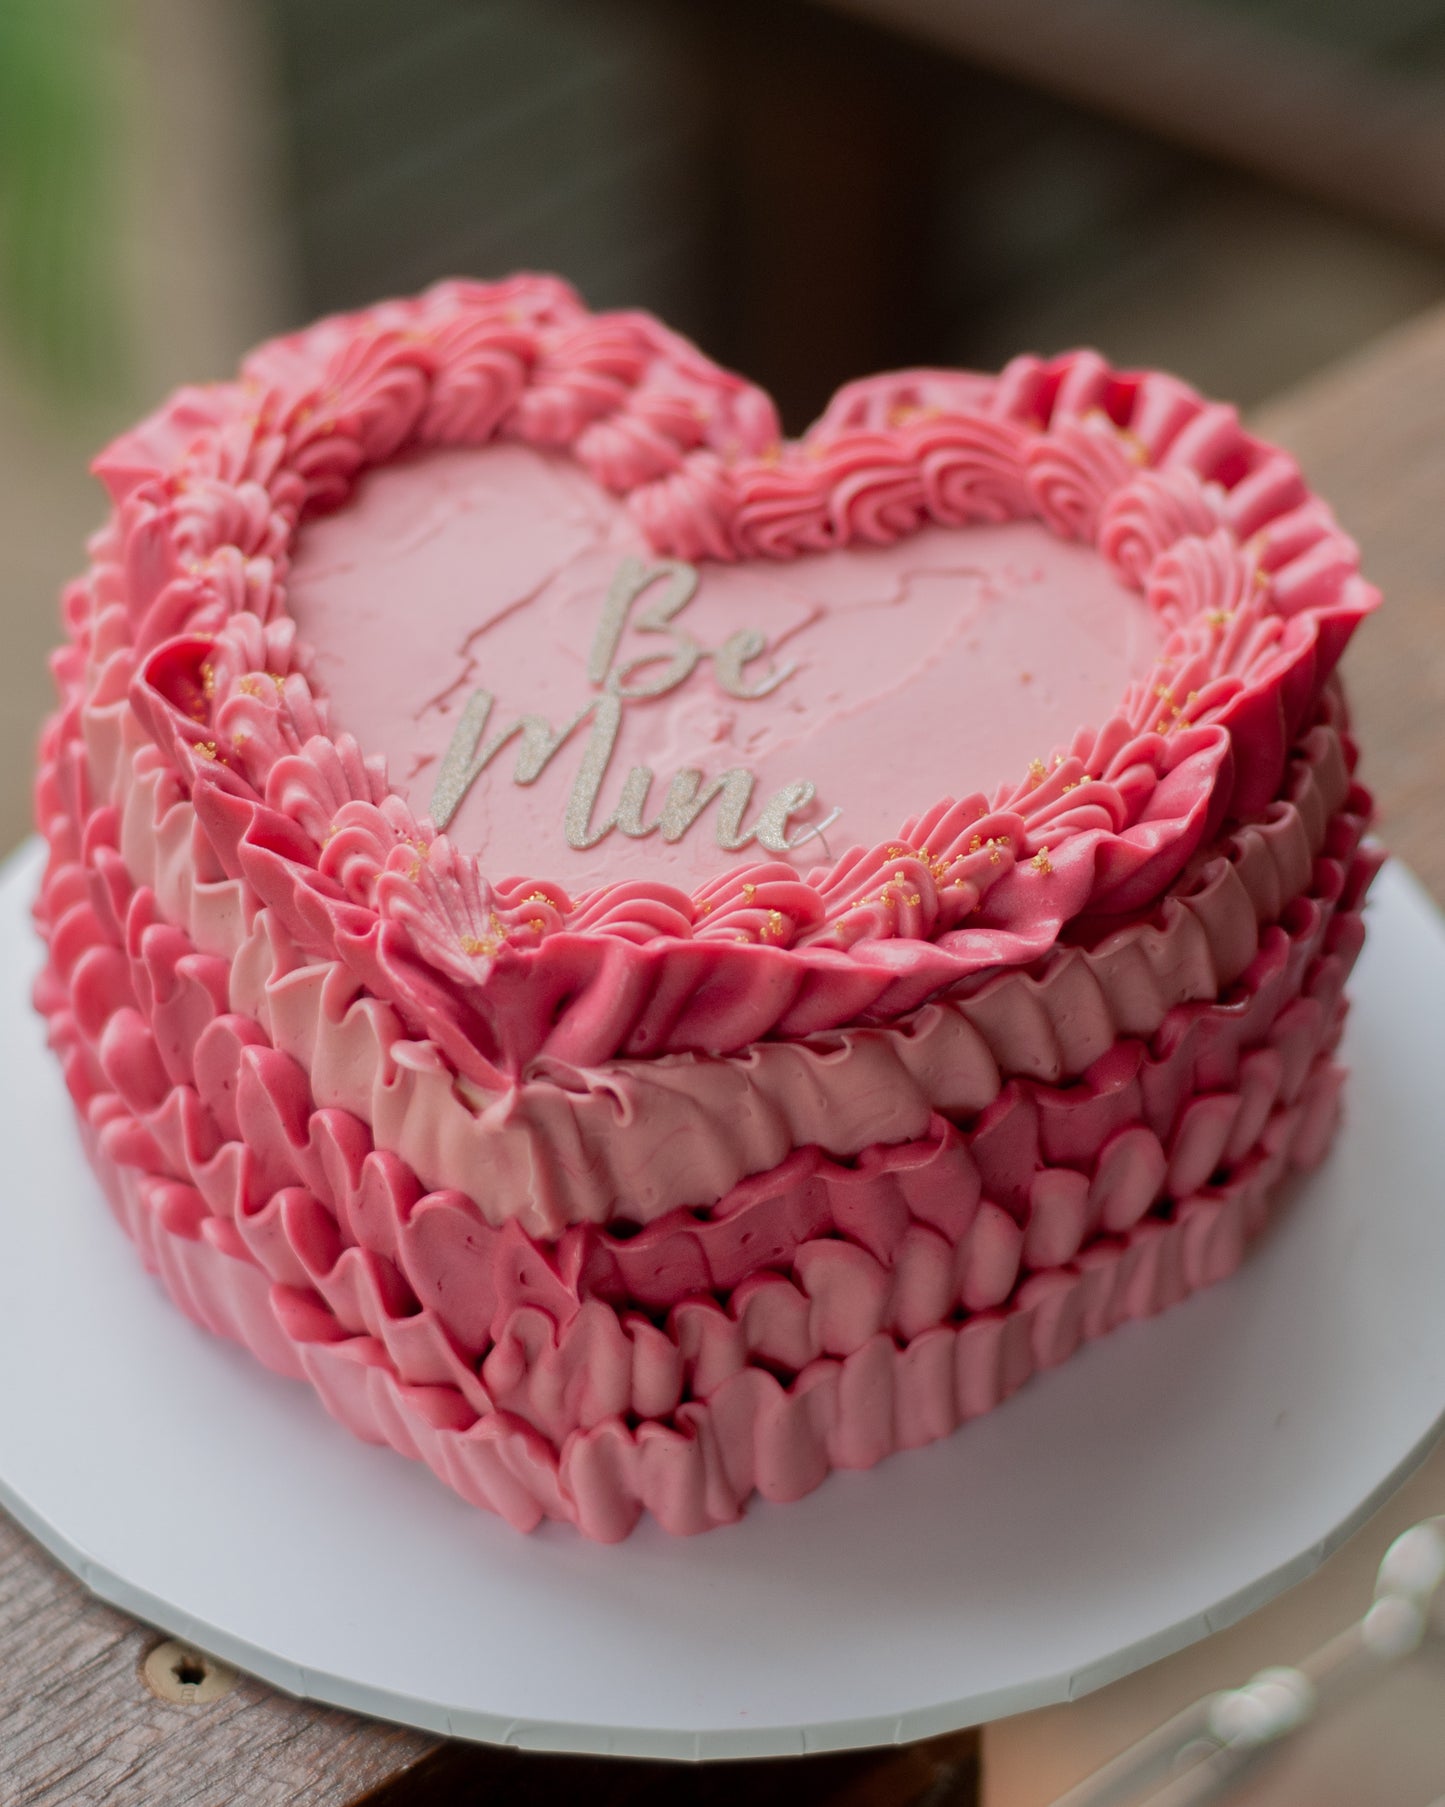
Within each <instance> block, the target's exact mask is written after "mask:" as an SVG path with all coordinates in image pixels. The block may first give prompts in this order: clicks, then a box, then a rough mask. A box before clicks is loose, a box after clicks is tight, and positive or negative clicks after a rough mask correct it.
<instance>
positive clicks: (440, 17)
mask: <svg viewBox="0 0 1445 1807" xmlns="http://www.w3.org/2000/svg"><path fill="white" fill-rule="evenodd" d="M521 267H530V268H541V269H552V270H556V271H558V272H560V273H562V274H564V275H566V276H567V277H569V278H570V279H571V280H572V281H573V282H574V283H575V284H576V285H577V286H578V287H579V288H580V289H581V291H582V293H583V294H584V296H585V297H586V299H587V300H588V301H589V303H590V304H591V305H593V306H595V307H602V308H605V307H616V306H639V305H640V306H644V307H649V308H652V309H654V310H656V311H657V312H659V313H660V314H662V315H664V316H665V317H666V318H667V319H668V320H669V321H670V322H671V323H672V324H674V325H676V326H678V327H680V328H681V329H683V330H684V331H686V332H688V333H690V334H691V335H693V336H694V337H695V338H696V339H697V340H698V341H699V342H700V343H701V344H702V345H703V346H704V348H705V349H706V350H707V351H708V352H710V353H711V354H712V355H714V356H715V357H717V358H719V359H721V360H722V361H723V362H726V363H730V364H733V365H735V366H737V367H738V368H740V369H742V370H744V371H746V372H747V373H748V374H749V375H750V376H752V377H753V378H755V379H756V380H758V381H760V382H762V383H763V384H765V385H767V386H768V387H769V388H770V389H771V390H772V391H773V393H774V394H775V395H776V397H777V398H778V400H779V403H780V406H781V408H782V411H783V414H784V418H785V420H786V422H787V424H788V426H789V428H790V429H792V430H798V429H800V428H801V427H803V426H804V425H805V424H806V423H807V421H808V420H809V419H810V418H811V416H812V415H813V414H814V413H816V412H817V411H818V410H819V409H820V408H821V407H822V405H823V403H824V402H825V400H826V398H827V396H828V394H829V392H830V391H831V390H832V389H833V387H834V386H835V385H836V384H838V383H839V382H842V381H845V380H847V379H848V378H850V377H853V376H856V375H859V374H861V373H864V372H866V371H870V370H874V369H878V368H882V367H886V366H890V365H899V364H905V363H949V364H963V365H977V366H993V365H997V364H998V363H1000V362H1002V361H1003V360H1004V359H1006V358H1008V357H1009V356H1011V355H1012V354H1013V353H1014V352H1017V351H1020V350H1025V349H1027V350H1034V351H1039V352H1045V353H1047V352H1051V351H1055V350H1058V349H1061V348H1063V347H1065V346H1068V345H1072V344H1077V343H1081V342H1088V343H1092V344H1094V345H1097V346H1098V347H1100V349H1102V350H1103V351H1104V352H1105V353H1106V354H1107V355H1108V356H1109V357H1110V358H1111V359H1113V360H1115V361H1116V362H1121V363H1125V364H1133V363H1158V364H1162V365H1166V366H1169V367H1171V368H1173V369H1176V370H1178V371H1179V372H1181V373H1182V374H1184V375H1185V376H1187V377H1189V378H1190V379H1192V380H1193V381H1195V382H1196V383H1198V384H1199V385H1201V386H1202V387H1203V388H1205V389H1206V390H1208V391H1211V392H1214V393H1217V394H1221V395H1224V396H1227V397H1229V398H1230V399H1233V400H1236V401H1238V402H1240V403H1241V404H1242V405H1244V406H1246V407H1248V406H1253V405H1256V404H1259V403H1262V402H1263V401H1265V400H1266V399H1267V398H1269V397H1272V396H1274V395H1276V394H1278V393H1279V392H1280V391H1282V390H1283V389H1285V388H1287V387H1289V386H1290V385H1292V384H1294V383H1296V382H1298V381H1300V380H1301V379H1303V378H1305V377H1307V376H1308V375H1309V374H1310V373H1311V372H1313V371H1315V370H1317V369H1320V368H1322V367H1323V366H1325V365H1327V364H1330V363H1332V362H1333V361H1335V360H1337V359H1339V358H1341V357H1342V356H1344V355H1346V354H1347V353H1349V352H1350V351H1352V350H1353V349H1354V348H1355V347H1357V346H1359V345H1361V344H1363V343H1364V342H1365V341H1367V340H1369V339H1371V338H1373V337H1374V336H1376V335H1378V334H1379V333H1381V332H1383V331H1385V330H1387V329H1388V328H1390V327H1391V326H1393V325H1395V324H1397V323H1399V322H1401V321H1403V320H1406V319H1407V318H1409V317H1411V316H1413V315H1415V314H1417V313H1419V312H1421V311H1422V310H1424V309H1426V308H1427V307H1429V306H1430V304H1431V303H1433V302H1435V301H1437V300H1440V299H1442V298H1445V0H0V609H3V611H4V614H3V620H4V626H5V631H6V642H5V655H4V658H3V660H0V846H3V847H8V846H9V845H12V844H13V843H14V842H15V841H17V840H18V839H19V838H20V836H21V835H22V834H23V833H24V832H25V830H26V828H27V826H28V820H29V805H28V787H29V765H30V748H31V743H32V740H33V736H34V733H35V729H36V726H37V724H38V721H39V719H40V716H41V713H42V711H43V709H44V708H45V706H46V704H47V701H48V696H49V686H48V682H47V680H46V679H45V677H44V675H43V669H42V665H43V657H44V652H45V649H46V647H47V646H48V645H49V644H50V643H51V641H52V640H53V639H54V637H55V632H56V628H55V596H56V592H57V590H58V587H59V585H60V583H61V582H62V581H63V579H64V578H65V577H66V576H67V575H69V574H70V573H71V572H72V571H73V570H75V569H76V568H77V567H78V565H79V564H80V562H81V559H82V541H83V538H84V536H85V534H86V533H87V532H88V531H89V530H90V528H92V527H93V526H94V525H95V523H96V521H97V519H98V516H99V512H100V494H99V490H98V488H97V487H96V486H95V485H94V484H93V482H92V480H91V479H90V478H89V477H88V475H87V472H86V465H87V462H88V459H89V457H90V456H91V454H92V453H93V452H94V451H95V450H96V449H97V448H98V447H99V446H100V445H101V444H102V443H104V441H105V440H106V438H107V437H108V436H109V435H111V434H112V433H114V432H115V431H118V430H119V429H120V428H122V427H123V426H125V425H126V424H127V423H128V421H129V420H130V419H131V418H132V417H134V416H135V415H136V414H137V413H138V412H140V411H141V410H143V409H145V408H148V407H149V406H150V405H152V404H153V403H154V402H155V401H156V400H157V399H158V398H159V396H160V395H161V394H162V393H163V392H164V391H165V390H167V389H168V388H170V387H171V386H173V385H174V384H176V383H178V382H180V381H183V380H190V379H205V378H209V377H216V376H222V375H225V374H226V373H228V372H229V371H230V370H231V369H232V368H233V367H234V365H235V363H236V360H237V358H238V357H239V355H240V354H241V352H242V351H243V350H244V349H245V348H246V347H247V346H248V345H250V344H251V343H252V342H254V341H255V340H256V339H258V338H260V337H263V336H265V335H267V334H269V333H271V332H275V331H278V330H281V329H283V328H286V327H288V326H291V325H294V324H297V323H299V322H301V321H303V320H304V319H306V318H308V317H309V316H311V315H314V314H316V313H318V312H320V311H323V310H326V309H331V308H341V307H350V306H353V305H358V304H361V303H365V302H368V301H371V300H373V299H375V298H376V297H377V296H379V295H381V294H383V293H386V292H393V291H399V290H407V289H412V288H416V287H418V286H421V285H423V284H425V283H427V282H429V281H431V280H433V279H435V278H436V277H439V276H442V275H448V274H468V275H479V276H491V275H500V274H503V273H505V272H507V271H509V270H512V269H514V268H521ZM1136 1729H1137V1727H1136ZM1391 1735H1392V1736H1398V1731H1397V1732H1395V1733H1392V1734H1391ZM1068 1736H1069V1734H1068V1732H1067V1731H1066V1729H1061V1727H1060V1726H1059V1725H1056V1724H1052V1722H1051V1729H1048V1728H1046V1729H1041V1730H1040V1731H1039V1732H1038V1733H1037V1734H1036V1735H1034V1734H1030V1735H1029V1736H1026V1737H1022V1738H1016V1739H1014V1740H1013V1742H1012V1743H1011V1744H1008V1743H1005V1744H1003V1745H1001V1746H1000V1747H999V1748H1000V1750H1001V1751H1002V1753H1003V1755H1002V1757H1001V1759H1000V1766H999V1768H998V1770H997V1771H996V1773H997V1774H999V1775H1003V1773H1004V1771H1005V1769H1006V1768H1007V1763H1005V1762H1004V1760H1003V1759H1004V1758H1007V1760H1008V1762H1011V1763H1012V1764H1013V1765H1014V1767H1013V1768H1012V1769H1010V1770H1008V1774H1009V1775H1010V1776H1011V1777H1012V1778H1013V1779H1012V1781H1011V1782H1010V1784H1009V1790H1010V1791H1009V1793H1008V1795H1007V1798H1005V1797H1004V1796H1003V1795H1000V1796H999V1797H998V1800H999V1803H1000V1807H1011V1804H1012V1807H1025V1804H1026V1803H1027V1802H1029V1801H1031V1800H1033V1799H1035V1798H1038V1799H1044V1798H1047V1796H1046V1795H1044V1794H1041V1793H1039V1792H1038V1789H1039V1788H1041V1787H1042V1784H1041V1783H1039V1784H1037V1785H1035V1784H1031V1783H1030V1782H1029V1780H1028V1775H1029V1773H1030V1762H1031V1761H1032V1762H1034V1765H1035V1768H1037V1767H1038V1764H1039V1763H1040V1762H1042V1761H1043V1757H1044V1755H1046V1754H1047V1748H1057V1747H1058V1744H1059V1740H1061V1739H1062V1740H1063V1741H1064V1743H1067V1739H1068ZM1039 1739H1043V1741H1044V1742H1043V1743H1039ZM1050 1740H1052V1741H1053V1744H1052V1746H1050V1744H1049V1741H1050ZM1118 1741H1122V1732H1121V1734H1120V1738H1119V1740H1118ZM1116 1742H1117V1741H1116ZM1099 1754H1104V1752H1103V1751H1100V1753H1099ZM1045 1767H1046V1765H1045ZM1065 1767H1066V1766H1065ZM1055 1770H1056V1772H1057V1773H1058V1774H1059V1775H1062V1774H1063V1771H1062V1769H1060V1768H1059V1766H1058V1765H1057V1764H1056V1765H1055ZM1040 1773H1042V1772H1040ZM1441 1786H1445V1778H1442V1781H1441ZM1031 1788H1034V1792H1033V1793H1031V1792H1030V1789H1031ZM1251 1798H1254V1797H1251ZM1261 1798H1262V1797H1261ZM1271 1798H1273V1797H1271ZM1281 1798H1283V1797H1281ZM1296 1798H1297V1799H1301V1800H1302V1799H1303V1798H1304V1797H1303V1796H1297V1797H1296ZM1312 1798H1315V1799H1318V1798H1321V1797H1317V1796H1316V1797H1312ZM1332 1798H1333V1797H1332ZM1340 1798H1341V1799H1346V1798H1351V1799H1360V1800H1363V1799H1364V1798H1366V1796H1365V1795H1364V1794H1358V1793H1356V1794H1353V1795H1351V1794H1346V1795H1342V1796H1341V1797H1340ZM1379 1798H1383V1797H1379ZM1402 1798H1403V1797H1402ZM1421 1799H1422V1800H1423V1799H1424V1796H1423V1795H1422V1796H1421Z"/></svg>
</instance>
